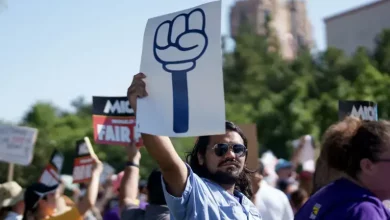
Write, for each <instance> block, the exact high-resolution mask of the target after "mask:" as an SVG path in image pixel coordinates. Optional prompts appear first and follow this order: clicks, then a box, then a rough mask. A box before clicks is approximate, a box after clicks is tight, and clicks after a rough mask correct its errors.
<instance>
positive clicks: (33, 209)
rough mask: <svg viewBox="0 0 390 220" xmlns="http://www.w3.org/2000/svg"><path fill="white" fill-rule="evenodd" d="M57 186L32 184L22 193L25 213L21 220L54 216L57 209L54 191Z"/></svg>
mask: <svg viewBox="0 0 390 220" xmlns="http://www.w3.org/2000/svg"><path fill="white" fill-rule="evenodd" d="M57 187H58V185H55V186H50V187H49V186H46V185H45V184H42V183H33V184H32V185H30V186H29V187H27V189H26V192H25V193H24V203H25V206H26V207H25V211H24V217H23V219H24V220H25V219H28V217H36V218H44V217H47V216H51V215H53V214H54V212H55V209H56V207H57V203H56V190H57Z"/></svg>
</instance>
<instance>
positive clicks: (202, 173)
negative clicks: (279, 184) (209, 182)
mask: <svg viewBox="0 0 390 220" xmlns="http://www.w3.org/2000/svg"><path fill="white" fill-rule="evenodd" d="M225 127H226V130H227V131H234V132H237V133H238V134H239V135H240V136H241V138H242V140H243V141H244V145H245V147H247V148H248V140H247V139H246V137H245V135H244V133H243V132H242V130H241V129H240V128H239V127H238V126H237V125H235V124H234V123H233V122H230V121H226V123H225ZM209 142H210V136H200V137H199V138H198V140H197V142H196V144H195V146H194V149H193V150H192V152H191V153H189V154H187V156H186V161H187V163H188V164H189V165H190V167H191V169H192V171H193V172H194V173H196V174H197V175H198V176H199V177H203V178H208V177H209V175H210V174H209V172H208V170H207V168H206V167H204V166H202V165H200V164H199V160H198V153H199V154H200V155H202V156H204V155H205V154H206V149H207V146H208V145H209ZM247 158H248V151H247V154H246V155H245V161H246V159H247ZM254 172H256V171H252V170H249V169H248V168H247V167H246V165H245V167H244V170H243V171H242V172H241V174H240V176H239V178H238V179H237V181H236V183H235V189H236V190H237V191H239V192H241V193H242V194H244V195H245V196H246V197H248V198H251V197H252V186H251V181H250V178H249V176H250V175H251V174H253V173H254Z"/></svg>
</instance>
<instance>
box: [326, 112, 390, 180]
mask: <svg viewBox="0 0 390 220" xmlns="http://www.w3.org/2000/svg"><path fill="white" fill-rule="evenodd" d="M389 139H390V123H389V122H387V121H362V120H360V119H358V118H355V117H347V118H346V119H344V120H343V121H341V122H339V123H337V124H334V125H332V126H331V127H330V128H329V129H328V130H327V131H326V133H325V135H324V138H323V144H322V145H323V148H322V151H323V152H321V153H323V155H324V159H325V161H326V162H327V163H328V165H329V166H330V167H332V168H334V169H336V170H339V171H341V172H344V173H346V174H347V175H349V176H350V177H352V178H354V179H357V174H358V173H359V172H360V171H361V168H360V161H361V160H362V159H364V158H367V159H369V160H371V161H373V162H376V161H378V160H379V154H380V153H381V152H383V151H384V150H385V149H384V146H385V145H386V144H387V142H388V140H389Z"/></svg>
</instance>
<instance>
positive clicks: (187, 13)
mask: <svg viewBox="0 0 390 220" xmlns="http://www.w3.org/2000/svg"><path fill="white" fill-rule="evenodd" d="M140 71H141V72H142V73H144V74H145V75H146V76H147V77H146V78H145V83H146V85H147V86H146V89H147V92H148V96H147V97H145V98H142V99H138V102H137V109H138V111H137V128H138V129H139V131H140V132H142V133H148V134H154V135H163V136H170V137H188V136H202V135H216V134H224V133H225V99H224V89H223V74H222V56H221V1H214V2H210V3H206V4H203V5H200V6H198V7H194V8H191V9H188V10H183V11H179V12H175V13H171V14H167V15H163V16H159V17H155V18H151V19H149V20H148V22H147V24H146V28H145V33H144V40H143V49H142V58H141V70H140Z"/></svg>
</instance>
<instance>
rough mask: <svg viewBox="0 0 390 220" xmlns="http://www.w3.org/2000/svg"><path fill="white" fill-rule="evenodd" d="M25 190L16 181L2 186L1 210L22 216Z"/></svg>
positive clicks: (0, 191) (0, 193) (0, 195)
mask: <svg viewBox="0 0 390 220" xmlns="http://www.w3.org/2000/svg"><path fill="white" fill-rule="evenodd" d="M23 199H24V190H23V188H22V187H21V186H20V185H19V184H18V183H17V182H14V181H11V182H6V183H3V184H0V208H2V209H6V210H7V211H13V212H16V213H19V214H22V213H23V211H24V201H23Z"/></svg>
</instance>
